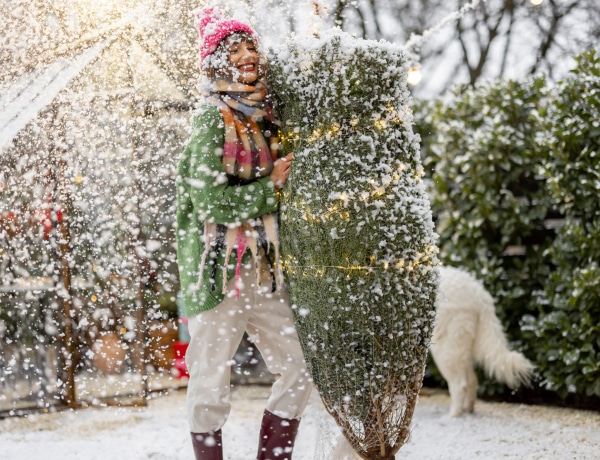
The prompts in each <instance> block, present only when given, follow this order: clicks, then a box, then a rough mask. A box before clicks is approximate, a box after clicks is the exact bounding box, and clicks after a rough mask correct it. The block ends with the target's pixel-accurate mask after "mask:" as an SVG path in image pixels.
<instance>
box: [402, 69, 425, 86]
mask: <svg viewBox="0 0 600 460" xmlns="http://www.w3.org/2000/svg"><path fill="white" fill-rule="evenodd" d="M421 78H423V75H422V74H421V69H420V68H419V67H411V68H410V69H409V70H408V74H407V76H406V82H407V83H408V84H409V85H411V86H417V85H418V84H419V83H420V82H421Z"/></svg>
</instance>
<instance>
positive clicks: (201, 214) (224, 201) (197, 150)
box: [179, 106, 277, 224]
mask: <svg viewBox="0 0 600 460" xmlns="http://www.w3.org/2000/svg"><path fill="white" fill-rule="evenodd" d="M224 139H225V126H224V122H223V117H222V115H221V113H220V112H219V110H218V109H217V108H216V107H212V106H211V107H208V108H206V109H205V110H204V111H203V112H202V113H201V114H200V115H199V116H198V117H196V118H195V119H194V125H193V128H192V136H191V138H190V141H189V143H188V145H187V147H186V149H185V151H184V153H183V157H182V161H181V162H180V171H179V172H180V177H181V180H182V181H183V183H184V186H185V187H186V189H187V192H188V193H189V198H190V200H191V203H192V205H193V208H194V210H195V213H196V214H197V219H198V221H209V222H216V223H218V224H230V223H237V222H242V221H244V220H247V219H251V218H257V217H260V216H262V215H264V214H267V213H271V212H274V211H276V210H277V198H276V194H275V187H274V184H273V181H272V180H271V179H270V177H263V178H261V179H257V180H256V181H254V182H252V183H250V184H247V185H239V186H238V185H236V186H230V185H229V184H228V180H227V176H226V174H225V172H224V169H223V165H222V153H223V144H224Z"/></svg>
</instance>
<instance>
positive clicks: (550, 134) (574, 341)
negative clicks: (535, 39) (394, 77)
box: [415, 51, 600, 398]
mask: <svg viewBox="0 0 600 460" xmlns="http://www.w3.org/2000/svg"><path fill="white" fill-rule="evenodd" d="M599 112H600V64H599V59H598V56H597V55H596V53H595V52H593V51H590V52H588V53H586V54H584V55H582V56H580V57H579V58H578V59H577V67H576V69H574V71H573V75H572V76H571V77H569V78H567V79H565V80H564V81H562V82H560V84H558V85H556V86H555V87H552V88H551V87H550V85H548V84H547V83H546V81H545V80H544V78H542V77H532V78H528V79H524V80H521V81H497V82H493V83H487V84H483V85H479V86H477V87H475V88H473V87H460V88H457V89H455V90H454V92H453V93H452V94H451V95H450V97H447V98H446V99H444V100H443V101H436V102H433V103H422V104H420V105H418V106H417V108H416V116H415V119H416V123H417V128H418V131H419V132H420V134H421V136H422V139H423V155H424V165H425V168H426V171H427V173H428V175H429V178H430V179H431V182H430V184H431V186H430V194H431V200H432V206H433V208H434V214H435V216H436V224H437V231H438V233H439V235H440V250H441V254H440V256H441V259H442V261H443V263H445V264H448V265H454V266H459V267H463V268H465V269H467V270H468V271H470V272H471V273H473V274H474V275H475V276H477V277H478V278H479V279H481V280H482V281H483V283H484V284H485V286H486V287H487V289H488V290H489V291H490V292H491V293H492V295H493V296H494V298H495V299H496V301H497V313H498V316H499V317H500V318H501V320H502V321H503V323H504V326H505V329H506V331H507V334H508V337H509V340H510V341H511V344H512V346H513V347H514V348H516V349H520V350H521V351H523V352H524V353H525V354H526V355H527V356H528V357H529V358H530V359H531V360H532V361H534V362H535V364H536V365H537V366H538V371H539V375H540V378H539V381H538V383H539V387H538V388H539V389H540V390H542V391H544V390H549V391H551V392H553V393H555V394H557V395H559V396H560V397H563V398H564V397H567V396H568V395H569V394H578V395H585V396H594V397H598V396H600V323H599V322H598V318H600V270H599V268H598V261H600V217H599V216H600V213H599V209H598V208H599V206H600V205H599V203H600V198H599V197H600V173H599V170H600V168H599V167H600V161H599V160H600V158H599V156H598V150H599V149H598V144H599V139H600V125H599V123H600V113H599ZM482 390H483V391H484V392H487V393H498V392H504V391H505V390H506V389H505V388H504V387H500V386H498V385H497V384H494V383H492V382H489V381H487V382H484V383H483V385H482Z"/></svg>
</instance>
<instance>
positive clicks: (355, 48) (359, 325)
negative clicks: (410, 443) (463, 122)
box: [269, 30, 438, 459]
mask: <svg viewBox="0 0 600 460" xmlns="http://www.w3.org/2000/svg"><path fill="white" fill-rule="evenodd" d="M270 54H271V56H270V59H269V61H270V65H271V68H270V78H271V82H270V85H271V89H272V90H273V93H274V94H275V98H276V102H277V107H278V115H279V117H280V119H281V120H282V131H283V132H282V138H283V142H284V148H285V149H286V150H293V151H294V152H295V153H294V160H293V163H292V172H291V174H290V177H289V179H288V183H287V185H286V187H285V189H284V194H283V196H282V200H281V242H282V250H283V254H284V266H285V270H286V275H287V278H288V282H289V286H290V293H291V297H292V304H293V308H294V313H295V316H296V324H297V329H298V334H299V336H300V340H301V342H302V345H303V348H304V352H305V356H306V360H307V363H308V367H309V370H310V372H311V375H312V377H313V379H314V381H315V384H316V386H317V388H318V391H319V393H320V396H321V399H322V400H323V403H324V404H325V407H326V409H327V411H328V412H329V413H330V414H331V415H332V416H333V417H334V418H335V420H336V422H337V424H338V425H339V426H340V427H341V428H342V430H343V432H344V435H345V436H346V438H347V439H348V441H349V442H350V443H351V444H352V446H353V447H354V449H355V450H356V452H357V453H358V454H359V455H360V456H361V457H363V458H365V459H383V458H393V456H394V454H395V453H396V452H397V451H398V449H399V448H400V447H401V446H402V445H403V443H404V442H405V441H406V439H407V437H408V435H409V426H410V422H411V419H412V414H413V410H414V408H415V404H416V400H417V396H418V393H419V390H420V388H421V385H422V377H423V370H424V367H425V360H426V356H427V350H428V346H429V341H430V336H431V332H432V329H433V322H434V318H435V298H436V292H437V284H438V274H437V270H436V266H437V263H438V262H437V247H436V244H435V239H436V235H435V233H434V230H433V223H432V216H431V210H430V204H429V200H428V198H427V196H426V193H425V188H424V185H423V182H422V176H423V169H422V167H421V164H420V157H419V144H418V138H417V137H416V136H415V135H414V134H413V132H412V127H411V123H412V116H411V113H410V109H409V106H408V103H409V100H410V95H409V92H408V89H407V86H406V68H405V63H406V56H405V54H404V52H403V51H402V49H401V48H399V47H398V46H394V45H391V44H388V43H383V42H375V41H367V40H362V39H356V38H353V37H351V36H349V35H347V34H345V33H343V32H341V31H337V30H335V31H329V32H326V33H324V34H322V35H321V36H320V37H309V38H301V39H300V38H293V39H291V40H290V41H288V43H286V44H285V45H282V46H281V47H279V48H277V49H274V50H272V51H271V53H270Z"/></svg>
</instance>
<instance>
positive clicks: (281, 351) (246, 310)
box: [185, 266, 313, 433]
mask: <svg viewBox="0 0 600 460" xmlns="http://www.w3.org/2000/svg"><path fill="white" fill-rule="evenodd" d="M263 273H264V271H263ZM263 279H264V281H263V285H264V286H266V288H263V291H262V292H258V289H257V286H256V272H255V271H254V269H252V270H251V269H250V268H249V267H248V266H245V267H242V270H241V276H240V281H241V283H240V284H241V285H240V289H239V297H238V298H236V297H235V295H233V294H234V292H235V285H234V283H235V280H230V282H229V285H228V288H229V294H228V295H227V296H226V297H225V299H224V300H223V302H221V303H220V304H219V305H218V306H217V307H216V308H213V309H212V310H209V311H206V312H203V313H200V314H199V315H196V316H194V317H193V318H190V319H189V323H188V326H189V332H190V337H191V339H190V344H189V346H188V349H187V353H186V358H185V359H186V364H187V368H188V371H189V374H190V380H189V382H188V390H187V412H188V421H189V426H190V431H191V432H192V433H206V432H209V431H216V430H218V429H220V428H221V427H222V426H223V425H224V424H225V422H226V420H227V418H228V416H229V412H230V410H231V404H230V398H229V393H230V378H231V366H232V364H233V361H232V359H233V357H234V355H235V353H236V350H237V348H238V346H239V344H240V342H241V340H242V338H243V335H244V331H246V332H247V333H248V336H249V337H250V338H251V339H252V340H253V342H254V344H255V345H256V347H257V348H258V351H260V354H261V355H262V357H263V359H264V361H265V364H266V365H267V368H268V369H269V371H270V372H272V373H273V374H279V375H280V377H279V379H278V380H277V381H276V382H275V383H274V384H273V386H272V388H271V395H270V397H269V399H268V401H267V405H266V409H267V410H268V411H269V412H271V413H273V414H275V415H277V416H279V417H282V418H287V419H296V418H300V417H301V415H302V413H303V412H304V409H305V408H306V405H307V403H308V399H309V396H310V392H311V390H312V387H313V384H312V379H311V378H310V375H309V374H308V372H307V370H306V363H305V361H304V355H303V353H302V349H301V346H300V342H299V340H298V334H297V333H296V328H295V327H294V320H293V316H292V310H291V307H290V302H289V295H288V292H287V290H285V289H284V288H283V289H281V290H277V291H276V292H273V293H272V292H270V291H271V289H270V288H271V281H270V275H268V273H266V274H265V276H264V277H263ZM264 291H267V292H264Z"/></svg>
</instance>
